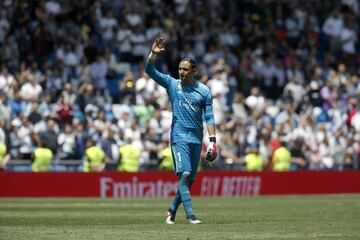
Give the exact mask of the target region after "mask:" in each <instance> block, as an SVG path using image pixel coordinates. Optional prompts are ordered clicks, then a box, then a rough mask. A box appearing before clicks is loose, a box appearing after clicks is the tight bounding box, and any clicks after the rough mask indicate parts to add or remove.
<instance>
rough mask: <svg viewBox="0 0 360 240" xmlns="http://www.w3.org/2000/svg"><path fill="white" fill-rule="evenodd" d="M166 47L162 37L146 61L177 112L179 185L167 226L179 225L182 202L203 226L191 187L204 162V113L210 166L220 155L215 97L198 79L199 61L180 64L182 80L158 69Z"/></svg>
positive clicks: (175, 138)
mask: <svg viewBox="0 0 360 240" xmlns="http://www.w3.org/2000/svg"><path fill="white" fill-rule="evenodd" d="M164 44H165V40H164V38H163V37H161V36H160V37H158V38H157V39H156V40H155V42H154V44H153V45H152V48H151V53H150V55H149V57H148V60H147V62H146V66H145V72H146V73H147V74H148V75H149V76H150V77H151V78H152V79H154V80H155V81H156V82H157V83H158V84H160V85H161V86H163V87H164V88H165V89H166V91H167V94H168V96H169V100H170V102H171V105H172V109H173V114H172V126H171V135H170V136H171V137H170V141H171V151H172V155H173V160H174V169H175V171H176V175H177V176H178V177H179V184H178V191H177V193H176V196H175V198H174V200H173V202H172V204H171V205H170V208H169V210H168V212H167V216H166V223H167V224H174V223H175V215H176V211H177V209H178V207H179V205H180V204H181V203H182V204H183V206H184V209H185V213H186V218H187V221H188V222H189V223H190V224H199V223H201V221H200V220H199V219H197V218H196V216H195V214H194V212H193V209H192V204H191V196H190V187H191V185H192V183H193V182H194V180H195V176H196V172H197V169H198V165H199V160H200V153H201V143H202V138H203V113H204V115H205V120H206V123H207V130H208V133H209V138H210V139H209V140H210V144H209V146H208V148H207V153H206V161H207V163H208V164H210V165H211V164H212V162H213V161H214V160H215V158H216V156H217V150H216V137H215V121H214V114H213V109H212V96H211V93H210V90H209V88H208V87H207V86H205V85H204V84H202V83H200V82H198V81H196V80H195V79H194V73H195V72H196V62H195V61H194V60H193V59H191V58H184V59H182V60H181V61H180V64H179V76H180V79H174V78H172V77H171V76H169V75H166V74H163V73H161V72H159V71H157V70H156V69H155V67H154V61H155V59H156V56H157V54H159V53H161V52H163V51H165V48H164Z"/></svg>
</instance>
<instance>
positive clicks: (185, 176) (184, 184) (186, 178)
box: [179, 171, 193, 216]
mask: <svg viewBox="0 0 360 240" xmlns="http://www.w3.org/2000/svg"><path fill="white" fill-rule="evenodd" d="M189 186H190V172H187V171H185V172H183V173H182V175H181V178H180V180H179V192H180V196H181V202H182V204H183V205H184V209H185V212H186V215H187V216H189V215H192V214H193V209H192V204H191V196H190V191H189Z"/></svg>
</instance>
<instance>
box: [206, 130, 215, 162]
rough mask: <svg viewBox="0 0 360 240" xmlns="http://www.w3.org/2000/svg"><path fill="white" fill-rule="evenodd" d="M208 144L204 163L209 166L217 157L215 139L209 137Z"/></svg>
mask: <svg viewBox="0 0 360 240" xmlns="http://www.w3.org/2000/svg"><path fill="white" fill-rule="evenodd" d="M209 139H210V144H209V146H208V147H207V150H206V162H207V163H208V164H209V165H212V162H213V161H214V160H215V159H216V156H217V147H216V138H215V136H210V137H209Z"/></svg>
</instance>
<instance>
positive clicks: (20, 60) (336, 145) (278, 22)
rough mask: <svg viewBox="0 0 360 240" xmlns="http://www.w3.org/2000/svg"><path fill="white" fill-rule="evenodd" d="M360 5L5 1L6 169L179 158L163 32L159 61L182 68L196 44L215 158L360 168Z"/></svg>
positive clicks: (2, 109) (237, 163)
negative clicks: (150, 71)
mask: <svg viewBox="0 0 360 240" xmlns="http://www.w3.org/2000/svg"><path fill="white" fill-rule="evenodd" d="M359 11H360V5H359V2H358V1H356V0H292V1H281V0H265V1H260V0H239V1H231V0H173V1H170V0H169V1H161V0H131V1H130V0H118V1H106V0H97V1H86V0H77V1H70V0H59V1H51V0H49V1H45V0H40V1H20V0H2V1H0V46H1V47H0V66H1V73H0V160H1V161H0V162H1V165H2V168H3V169H5V170H6V169H7V170H15V171H17V170H18V171H23V170H29V169H28V168H26V166H20V165H16V164H14V165H12V164H11V163H12V162H13V163H15V162H16V161H17V160H19V159H22V160H24V159H25V160H26V159H32V160H33V161H34V163H35V160H38V159H43V160H42V162H41V163H39V165H38V166H34V164H33V166H32V170H34V171H43V170H44V171H47V170H49V168H48V167H46V166H45V167H44V166H42V165H44V162H47V164H48V165H50V166H51V167H50V170H53V171H57V170H59V171H61V170H77V171H81V170H83V169H84V170H85V171H102V170H123V171H145V170H155V169H164V170H166V169H171V162H170V165H169V162H166V161H167V160H169V159H171V153H170V150H169V146H168V144H169V143H168V136H169V129H170V127H171V106H170V104H169V102H168V98H167V94H166V91H165V90H164V89H162V88H161V87H159V86H158V85H156V84H155V82H154V81H153V80H152V79H149V77H148V76H147V75H146V74H144V72H143V68H144V63H145V61H146V57H147V55H148V53H149V49H150V46H151V44H152V42H153V41H154V39H155V38H156V37H157V36H158V35H159V34H163V35H164V36H165V38H166V40H167V42H166V52H165V53H164V54H163V55H162V56H160V57H159V58H158V60H157V63H156V65H157V68H158V69H159V70H161V71H162V72H165V73H168V74H170V75H172V76H173V77H175V78H178V64H179V62H180V59H181V58H183V57H192V58H194V59H196V61H197V62H198V72H197V74H198V76H197V78H198V79H199V81H201V82H203V83H204V84H206V85H207V86H209V87H210V89H211V92H212V94H213V107H214V114H215V120H216V125H217V142H218V148H219V156H218V159H217V161H216V162H215V168H216V169H234V170H244V171H246V170H247V171H254V170H258V171H260V170H275V171H286V170H301V169H306V170H330V169H331V170H344V169H359V168H360V81H359V76H360V52H359V49H360V48H359V37H360V36H359V33H360V31H359V23H360V15H359ZM205 134H206V133H205ZM207 143H208V142H207V136H206V135H205V137H204V146H206V145H207ZM73 160H78V163H80V164H79V165H78V166H77V165H76V166H77V167H75V168H69V167H68V166H67V165H66V161H68V162H71V161H73ZM127 160H128V161H127ZM83 161H84V162H86V163H89V164H88V165H86V164H85V165H83V164H82V162H83ZM134 161H135V162H136V161H137V166H134V165H132V164H134ZM170 161H171V160H170ZM119 162H123V163H124V164H126V163H127V164H128V165H132V166H130V167H129V166H122V167H121V166H120V165H121V164H120V165H119ZM60 163H64V165H61V164H60ZM45 165H46V163H45ZM10 166H11V167H10ZM202 167H203V168H205V169H206V168H207V167H206V166H205V165H203V166H202ZM30 169H31V168H30Z"/></svg>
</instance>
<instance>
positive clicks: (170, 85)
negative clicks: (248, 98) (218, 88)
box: [145, 63, 215, 144]
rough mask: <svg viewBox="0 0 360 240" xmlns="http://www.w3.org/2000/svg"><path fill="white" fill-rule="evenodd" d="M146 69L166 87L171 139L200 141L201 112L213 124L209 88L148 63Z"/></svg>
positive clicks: (201, 130)
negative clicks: (164, 72)
mask: <svg viewBox="0 0 360 240" xmlns="http://www.w3.org/2000/svg"><path fill="white" fill-rule="evenodd" d="M145 72H146V73H147V74H148V75H149V76H150V77H151V78H152V79H154V80H155V81H156V82H157V83H158V84H160V85H161V86H163V87H164V88H165V89H166V92H167V94H168V96H169V99H170V102H171V106H172V111H173V113H172V115H173V116H172V125H171V142H172V143H176V142H189V143H197V144H201V143H202V137H203V119H204V118H203V114H204V116H205V121H206V123H207V124H208V125H214V124H215V121H214V113H213V108H212V97H211V93H210V89H209V88H208V87H207V86H206V85H204V84H202V83H200V82H198V81H196V82H195V84H194V85H193V86H191V87H189V86H186V85H182V84H181V80H180V79H175V78H173V77H171V76H169V75H166V74H163V73H161V72H159V71H158V70H156V69H155V67H154V64H152V63H147V64H146V66H145Z"/></svg>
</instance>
